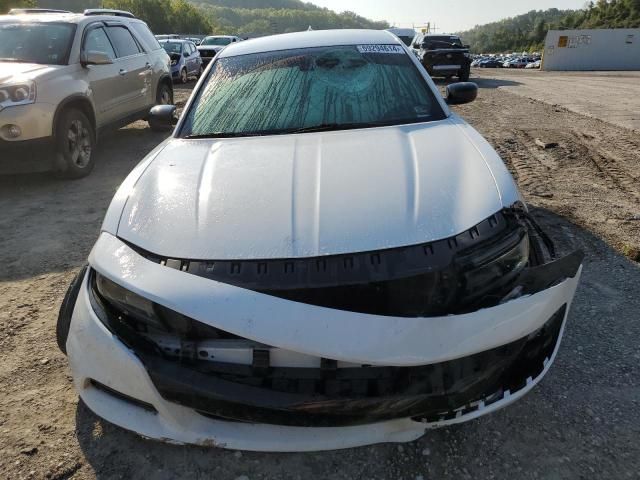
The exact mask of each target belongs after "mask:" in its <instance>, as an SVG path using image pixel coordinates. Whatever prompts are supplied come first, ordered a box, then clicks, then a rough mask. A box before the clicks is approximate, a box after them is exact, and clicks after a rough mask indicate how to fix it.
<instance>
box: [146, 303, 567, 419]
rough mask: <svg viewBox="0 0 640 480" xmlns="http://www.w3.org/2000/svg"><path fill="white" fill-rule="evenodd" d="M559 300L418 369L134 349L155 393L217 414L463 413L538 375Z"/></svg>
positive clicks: (557, 326)
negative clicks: (238, 360) (491, 343)
mask: <svg viewBox="0 0 640 480" xmlns="http://www.w3.org/2000/svg"><path fill="white" fill-rule="evenodd" d="M565 312H566V306H563V307H562V308H561V309H560V310H558V311H557V312H556V313H555V314H554V315H553V316H552V317H551V318H550V319H549V321H548V322H547V323H546V324H545V325H544V326H543V327H542V328H540V329H539V330H538V331H536V332H534V333H532V334H531V335H529V336H527V337H525V338H522V339H520V340H517V341H515V342H512V343H510V344H507V345H504V346H501V347H498V348H495V349H492V350H488V351H485V352H481V353H478V354H475V355H471V356H468V357H465V358H461V359H457V360H452V361H448V362H443V363H438V364H432V365H425V366H419V367H359V368H340V369H336V368H335V363H334V362H331V361H326V362H324V364H325V368H319V369H308V368H271V367H269V366H268V365H267V366H264V365H262V366H260V367H255V366H250V365H237V364H221V363H215V362H210V361H191V362H187V361H184V360H176V359H175V358H169V357H165V356H164V355H162V354H159V353H158V352H155V351H150V350H147V349H144V348H140V347H136V348H135V349H134V350H136V354H137V355H138V356H139V357H140V359H141V360H142V362H143V363H144V364H145V366H146V368H147V371H148V372H149V375H150V377H151V379H152V381H153V383H154V385H155V386H156V388H157V389H158V391H159V393H160V395H161V396H162V397H163V398H165V399H166V400H168V401H171V402H174V403H178V404H181V405H183V406H186V407H189V408H193V409H194V410H197V411H198V412H199V413H201V414H203V415H207V416H209V417H212V418H216V419H224V420H233V421H241V422H254V423H267V424H277V425H288V426H305V427H330V426H346V425H358V424H364V423H373V422H379V421H385V420H390V419H396V418H409V417H411V418H414V419H416V420H422V421H427V422H434V421H438V420H443V419H448V418H454V417H456V416H457V415H459V414H460V413H459V412H462V413H469V412H471V411H473V410H475V409H477V408H478V404H479V403H480V402H483V403H484V404H485V405H489V404H491V403H493V402H496V401H498V400H500V399H501V398H503V397H504V396H505V394H507V392H511V393H514V392H517V391H518V390H521V389H522V388H524V387H525V386H526V385H527V384H528V383H530V382H531V381H532V380H533V379H535V378H537V377H538V376H539V375H540V374H541V373H542V372H543V370H544V367H545V365H546V364H547V362H548V361H549V360H550V359H551V357H552V355H553V352H554V350H555V346H556V344H557V342H558V339H559V336H560V332H561V328H562V324H563V321H564V317H565Z"/></svg>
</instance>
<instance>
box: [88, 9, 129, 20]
mask: <svg viewBox="0 0 640 480" xmlns="http://www.w3.org/2000/svg"><path fill="white" fill-rule="evenodd" d="M84 14H85V15H113V16H114V17H127V18H136V16H135V15H134V14H133V13H131V12H126V11H124V10H110V9H108V8H87V9H86V10H85V11H84Z"/></svg>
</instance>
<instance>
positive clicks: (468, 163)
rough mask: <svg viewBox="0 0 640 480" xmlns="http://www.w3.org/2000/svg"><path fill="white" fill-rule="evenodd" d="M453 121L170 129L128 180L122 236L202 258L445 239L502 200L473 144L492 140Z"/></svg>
mask: <svg viewBox="0 0 640 480" xmlns="http://www.w3.org/2000/svg"><path fill="white" fill-rule="evenodd" d="M456 123H459V122H456V121H455V120H454V119H451V120H445V121H441V122H434V123H428V124H420V125H409V126H402V127H384V128H376V129H365V130H348V131H339V132H329V133H312V134H301V135H284V136H272V137H254V138H241V139H222V140H180V139H172V140H170V141H169V142H168V143H167V144H166V147H165V148H164V149H163V150H161V151H160V152H159V153H158V154H157V156H156V157H155V159H153V160H152V161H151V162H149V164H148V166H147V168H146V170H145V171H144V173H143V174H142V175H141V176H140V178H139V180H138V181H137V183H136V185H135V187H134V188H133V190H132V191H131V193H130V195H129V197H128V200H127V201H126V205H125V206H124V210H123V212H122V216H121V217H120V223H119V226H118V230H117V235H118V236H119V237H120V238H122V239H123V240H125V241H128V242H131V243H132V244H134V245H136V246H138V247H141V248H143V249H145V250H147V251H149V252H152V253H156V254H159V255H162V256H168V257H173V258H188V259H201V260H202V259H214V260H225V259H226V260H228V259H269V258H294V257H309V256H318V255H328V254H340V253H351V252H358V251H371V250H379V249H385V248H391V247H398V246H404V245H413V244H419V243H423V242H427V241H432V240H436V239H441V238H446V237H449V236H452V235H455V234H458V233H460V232H463V231H465V230H467V229H469V228H471V227H472V226H474V225H476V224H477V223H479V222H480V221H482V220H484V219H485V218H487V217H489V216H490V215H492V214H493V213H496V212H497V211H499V210H500V209H501V208H502V207H503V201H502V199H501V195H500V191H499V188H498V186H497V185H496V180H495V179H494V174H493V172H492V171H491V169H490V167H489V165H488V163H487V161H485V158H484V157H483V155H482V154H481V153H480V151H481V150H482V151H483V152H484V151H485V150H486V147H487V146H485V145H480V146H477V145H475V144H474V143H472V141H471V140H470V138H471V137H470V136H469V135H468V132H465V131H464V128H465V127H461V126H460V125H458V124H456ZM466 128H469V127H468V126H467V127H466ZM489 150H490V149H489ZM490 151H491V150H490ZM491 152H492V151H491ZM492 153H493V152H492ZM493 155H495V153H493ZM496 157H497V156H496ZM489 163H490V164H492V165H495V164H496V159H495V158H493V159H491V160H490V161H489ZM497 163H498V164H500V165H502V164H501V162H499V159H498V161H497ZM504 177H505V175H504V172H498V178H504ZM507 177H508V175H507Z"/></svg>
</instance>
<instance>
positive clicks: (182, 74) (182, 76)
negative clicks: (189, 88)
mask: <svg viewBox="0 0 640 480" xmlns="http://www.w3.org/2000/svg"><path fill="white" fill-rule="evenodd" d="M188 81H189V75H187V69H186V68H183V69H182V70H180V83H182V84H183V85H184V84H185V83H187V82H188Z"/></svg>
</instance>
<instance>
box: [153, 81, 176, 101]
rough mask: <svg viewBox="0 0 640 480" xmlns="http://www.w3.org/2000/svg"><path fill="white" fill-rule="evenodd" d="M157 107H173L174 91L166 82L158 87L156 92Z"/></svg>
mask: <svg viewBox="0 0 640 480" xmlns="http://www.w3.org/2000/svg"><path fill="white" fill-rule="evenodd" d="M156 105H173V91H172V90H171V87H170V86H169V85H167V83H166V82H162V83H160V85H158V91H157V92H156Z"/></svg>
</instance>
